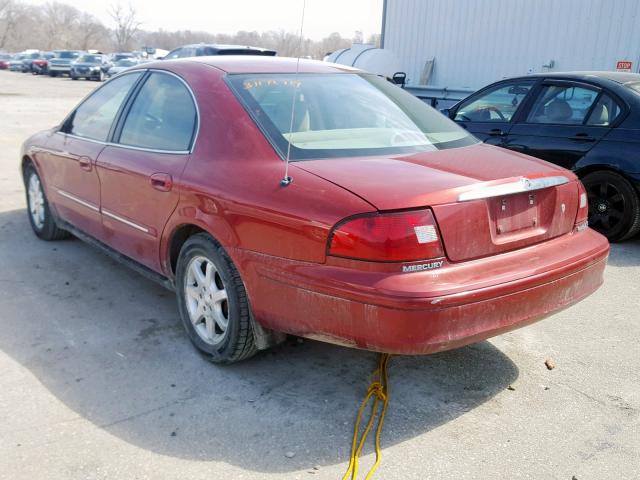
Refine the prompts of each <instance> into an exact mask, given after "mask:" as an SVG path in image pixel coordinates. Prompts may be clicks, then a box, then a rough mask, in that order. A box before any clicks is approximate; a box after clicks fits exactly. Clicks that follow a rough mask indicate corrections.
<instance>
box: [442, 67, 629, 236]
mask: <svg viewBox="0 0 640 480" xmlns="http://www.w3.org/2000/svg"><path fill="white" fill-rule="evenodd" d="M443 113H445V114H447V115H448V116H449V117H450V118H452V119H453V120H455V121H456V122H458V124H460V125H461V126H463V127H464V128H466V129H468V130H469V131H470V132H471V133H473V134H474V135H475V136H476V137H478V138H479V139H481V140H482V141H484V142H486V143H490V144H492V145H498V146H501V147H504V148H508V149H510V150H516V151H518V152H522V153H526V154H528V155H533V156H535V157H538V158H541V159H543V160H547V161H549V162H552V163H555V164H557V165H561V166H563V167H565V168H569V169H571V170H573V171H574V172H575V173H577V174H578V176H579V177H580V178H581V179H582V181H583V183H584V185H585V187H586V189H587V192H588V196H589V225H590V226H591V227H593V228H594V229H596V230H598V231H599V232H601V233H603V234H604V235H606V236H607V237H608V238H609V240H610V241H614V242H615V241H621V240H625V239H628V238H631V237H632V236H634V235H636V234H637V233H638V232H639V231H640V199H639V195H638V194H639V192H640V75H639V74H634V73H619V72H574V73H547V74H537V75H529V76H526V77H522V78H514V79H509V80H502V81H500V82H497V83H494V84H491V85H489V86H487V87H485V88H483V89H482V90H480V91H478V92H476V93H474V94H473V95H471V96H469V97H467V98H466V99H464V100H462V101H461V102H459V103H458V104H456V105H455V106H454V107H453V108H451V109H449V110H444V111H443Z"/></svg>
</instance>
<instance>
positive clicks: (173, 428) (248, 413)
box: [0, 71, 640, 480]
mask: <svg viewBox="0 0 640 480" xmlns="http://www.w3.org/2000/svg"><path fill="white" fill-rule="evenodd" d="M97 85H98V83H97V82H84V81H80V82H72V81H71V80H69V79H67V78H48V77H36V76H31V75H26V74H18V73H10V72H6V71H0V109H1V111H0V126H1V129H0V132H1V133H0V419H1V421H0V479H11V480H19V479H25V480H26V479H50V478H56V479H57V478H60V479H83V480H84V479H103V478H114V479H116V478H117V479H134V478H135V479H147V478H148V479H154V480H157V479H177V478H185V479H187V478H188V479H261V478H283V479H294V478H300V479H304V478H340V477H341V476H342V473H343V472H344V471H345V469H346V466H347V461H348V455H349V448H350V442H351V435H352V428H353V427H352V425H353V421H354V419H355V414H356V409H357V406H358V404H359V402H360V400H361V398H362V396H363V395H364V393H365V392H366V388H367V386H368V379H369V375H370V373H371V371H372V370H373V369H374V368H375V364H376V355H375V354H372V353H368V352H361V351H356V350H350V349H346V348H342V347H336V346H332V345H328V344H324V343H318V342H314V341H308V340H305V341H301V342H300V341H296V340H295V339H294V340H292V341H289V342H287V343H286V344H285V345H282V346H280V347H278V348H276V349H274V350H271V351H267V352H263V353H261V354H260V355H257V356H256V357H255V358H252V359H251V360H249V361H246V362H243V363H240V364H237V365H233V366H229V367H219V366H215V365H212V364H211V363H209V362H207V361H206V360H205V359H203V357H201V356H200V355H199V354H198V353H197V352H196V351H195V349H194V348H193V347H192V346H191V344H190V343H189V341H188V339H187V337H186V335H185V334H184V333H183V331H182V326H181V325H180V323H179V318H178V314H177V309H176V302H175V299H174V296H173V294H172V293H171V292H168V291H166V290H164V289H163V288H162V287H159V286H157V285H156V284H154V283H151V282H150V281H149V280H146V279H145V278H143V277H141V276H139V275H137V274H136V273H133V272H132V271H130V270H128V269H127V268H126V267H124V266H121V265H119V264H117V263H115V262H114V261H112V260H110V259H109V258H107V257H106V256H104V255H103V254H101V253H99V252H98V251H96V250H94V249H92V248H91V247H90V246H88V245H86V244H84V243H82V242H81V241H79V240H64V241H60V242H50V243H48V242H43V241H40V240H38V239H37V238H36V237H35V236H34V235H33V234H32V233H31V229H30V226H29V222H28V219H27V214H26V210H25V200H24V188H23V185H22V183H21V179H20V176H19V171H18V164H19V158H18V157H19V147H20V144H21V143H22V141H23V140H24V139H25V138H26V137H28V136H29V135H30V134H31V133H33V132H36V131H37V130H40V129H44V128H48V127H50V126H52V125H55V124H56V123H58V122H59V121H60V120H62V118H63V117H64V116H65V115H66V113H67V112H68V111H69V110H70V109H71V108H72V107H73V106H74V105H75V104H76V103H77V102H78V101H79V100H80V99H81V98H82V97H83V96H84V95H85V94H87V93H88V92H89V91H91V90H92V89H93V88H95V87H96V86H97ZM283 301H286V299H283ZM547 359H551V360H552V361H553V362H554V363H555V365H556V367H555V368H554V369H553V370H548V369H547V368H546V366H545V360H547ZM639 372H640V239H636V240H633V241H630V242H626V243H624V244H620V245H614V246H613V248H612V252H611V257H610V261H609V267H608V269H607V272H606V281H605V285H604V286H603V287H602V288H601V289H600V290H599V291H598V292H597V293H596V294H594V295H592V296H591V297H589V298H588V299H586V300H585V301H583V302H582V303H580V304H578V305H576V306H574V307H573V308H571V309H569V310H566V311H564V312H562V313H560V314H558V315H555V316H553V317H551V318H549V319H547V320H544V321H542V322H540V323H538V324H535V325H533V326H530V327H527V328H524V329H522V330H519V331H516V332H512V333H510V334H506V335H503V336H501V337H498V338H495V339H492V340H490V341H485V342H482V343H479V344H477V345H473V346H469V347H466V348H462V349H459V350H455V351H452V352H446V353H442V354H438V355H433V356H423V357H393V358H392V360H391V366H390V370H389V374H390V383H391V386H390V388H391V400H390V407H389V413H388V417H387V420H386V423H385V427H384V432H383V435H382V446H383V458H382V465H381V467H380V469H379V470H378V473H377V474H376V476H375V477H374V478H380V479H413V478H416V479H456V480H460V479H503V478H504V479H536V480H539V479H563V480H571V479H572V477H575V478H576V479H579V480H586V479H598V480H602V479H635V478H640V473H639V472H640V374H639ZM373 458H374V455H373V449H372V445H370V444H369V445H368V446H367V447H366V449H365V454H364V458H363V460H362V467H361V468H364V469H366V468H367V467H368V466H369V465H371V463H372V461H373Z"/></svg>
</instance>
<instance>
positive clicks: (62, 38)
mask: <svg viewBox="0 0 640 480" xmlns="http://www.w3.org/2000/svg"><path fill="white" fill-rule="evenodd" d="M42 14H43V17H44V22H43V24H42V27H43V29H44V31H45V32H46V35H45V40H46V42H47V43H46V49H47V50H51V49H52V48H55V47H57V48H73V43H74V38H73V33H74V27H75V26H76V25H75V23H76V21H77V19H78V17H79V16H80V10H78V9H77V8H75V7H72V6H71V5H67V4H66V3H60V2H49V3H47V4H45V6H44V8H43V9H42Z"/></svg>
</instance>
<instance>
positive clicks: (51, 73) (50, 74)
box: [49, 72, 58, 77]
mask: <svg viewBox="0 0 640 480" xmlns="http://www.w3.org/2000/svg"><path fill="white" fill-rule="evenodd" d="M49 76H50V77H57V76H58V74H57V73H56V72H49Z"/></svg>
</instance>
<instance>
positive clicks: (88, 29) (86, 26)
mask: <svg viewBox="0 0 640 480" xmlns="http://www.w3.org/2000/svg"><path fill="white" fill-rule="evenodd" d="M76 26H77V28H76V29H75V30H76V35H75V37H76V38H75V46H74V47H73V48H78V49H80V50H89V49H90V48H95V49H96V50H109V48H110V45H109V44H110V41H109V30H107V28H106V27H105V26H104V25H103V24H102V23H101V22H100V21H99V20H98V19H97V18H95V17H94V16H93V15H90V14H88V13H85V12H83V13H81V14H80V16H79V17H78V20H77V22H76Z"/></svg>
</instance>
